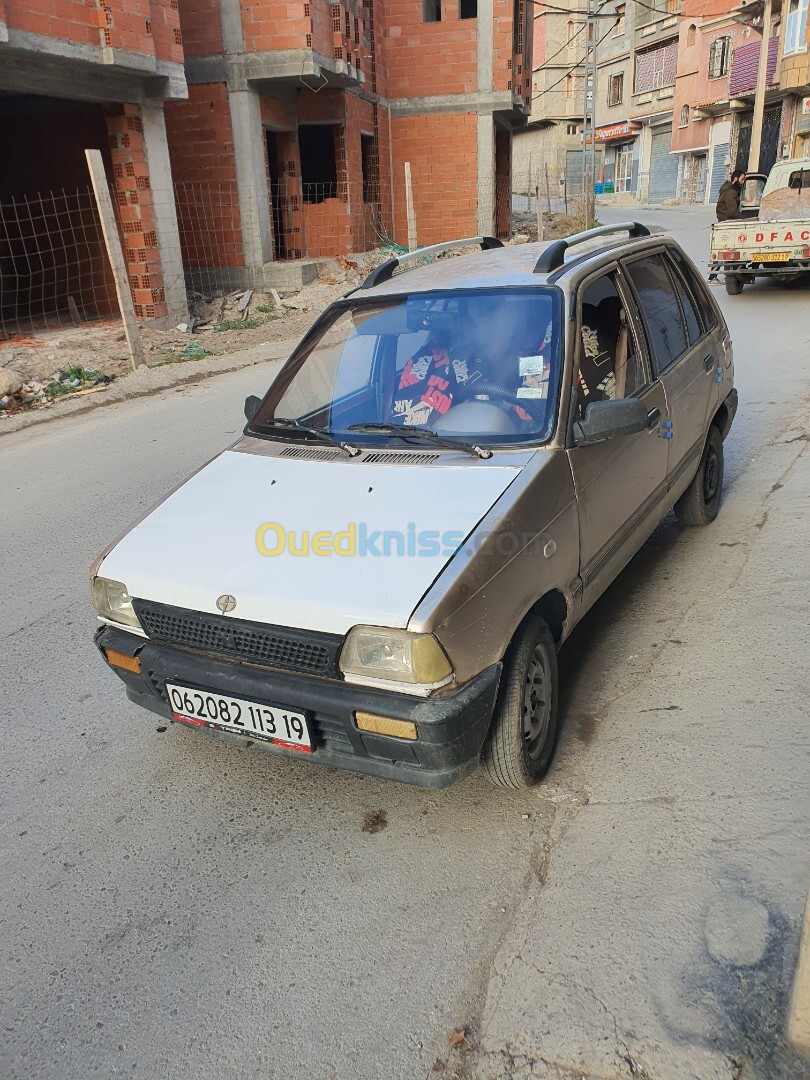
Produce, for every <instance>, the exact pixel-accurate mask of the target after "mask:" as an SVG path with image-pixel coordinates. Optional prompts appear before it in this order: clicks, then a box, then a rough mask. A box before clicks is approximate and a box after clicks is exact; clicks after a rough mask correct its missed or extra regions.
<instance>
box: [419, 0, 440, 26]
mask: <svg viewBox="0 0 810 1080" xmlns="http://www.w3.org/2000/svg"><path fill="white" fill-rule="evenodd" d="M422 18H423V20H424V21H425V22H441V21H442V0H422Z"/></svg>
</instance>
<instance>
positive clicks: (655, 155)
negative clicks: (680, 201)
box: [649, 126, 678, 203]
mask: <svg viewBox="0 0 810 1080" xmlns="http://www.w3.org/2000/svg"><path fill="white" fill-rule="evenodd" d="M671 145H672V127H671V126H670V127H668V128H664V129H663V130H662V131H659V132H656V134H655V135H653V137H652V151H651V153H650V194H649V201H650V202H651V203H657V202H663V201H664V199H674V198H675V189H676V187H677V184H678V155H677V154H670V152H669V150H670V147H671Z"/></svg>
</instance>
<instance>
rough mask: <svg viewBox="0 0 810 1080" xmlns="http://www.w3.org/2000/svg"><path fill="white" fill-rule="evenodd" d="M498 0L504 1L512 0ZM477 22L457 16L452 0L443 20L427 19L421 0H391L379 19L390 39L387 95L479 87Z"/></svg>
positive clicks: (447, 1)
mask: <svg viewBox="0 0 810 1080" xmlns="http://www.w3.org/2000/svg"><path fill="white" fill-rule="evenodd" d="M498 2H499V3H500V4H503V5H504V6H505V5H506V3H507V0H498ZM496 6H497V3H496ZM476 24H477V20H476V19H459V18H458V5H457V4H456V3H454V2H453V0H445V3H444V4H443V5H442V22H438V23H426V22H424V21H423V19H422V5H421V3H419V0H387V2H386V3H385V18H384V21H383V22H382V23H381V24H380V25H381V26H382V33H383V34H384V39H385V75H386V87H385V93H386V94H387V96H389V97H392V98H400V97H425V96H431V95H433V94H467V93H471V92H474V91H475V90H476V88H477V82H478V78H477V67H476ZM380 25H378V27H377V37H378V39H379V37H380Z"/></svg>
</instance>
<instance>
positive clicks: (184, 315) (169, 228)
mask: <svg viewBox="0 0 810 1080" xmlns="http://www.w3.org/2000/svg"><path fill="white" fill-rule="evenodd" d="M141 120H142V121H143V141H144V150H145V152H146V162H147V165H148V166H149V183H150V186H151V190H152V203H153V206H154V221H155V231H156V232H157V237H158V249H159V251H160V262H161V267H162V269H163V288H164V292H165V296H166V307H167V319H168V321H169V322H170V323H172V324H174V323H178V322H187V321H188V317H189V315H188V298H187V296H186V282H185V275H184V273H183V257H182V254H181V251H180V232H179V229H178V227H177V208H176V205H175V199H174V184H173V182H172V168H171V164H170V163H169V147H168V143H167V141H166V121H165V118H164V116H163V106H162V104H159V105H142V106H141Z"/></svg>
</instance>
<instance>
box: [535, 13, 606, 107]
mask: <svg viewBox="0 0 810 1080" xmlns="http://www.w3.org/2000/svg"><path fill="white" fill-rule="evenodd" d="M616 22H618V19H617V20H616ZM615 25H616V24H615V23H614V26H615ZM612 29H613V26H609V27H608V28H607V30H606V31H605V33H604V34H602V36H601V37H600V38H598V39H597V41H596V44H595V45H594V48H595V49H596V48H598V47H599V46H600V45H601V44H602V42H603V41H604V40H605V38H606V37H607V36H608V34H609V33H610V31H611V30H612ZM572 40H573V39H572ZM578 67H582V64H581V63H580V62H578V63H576V64H572V65H571V67H569V68H566V70H565V71H564V72H563V75H562V78H560V79H557V81H556V82H553V83H552V84H551V86H547V87H546V88H545V90H541V92H540V93H539V94H538V95H537V98H541V97H543V96H544V95H545V94H548V93H550V92H551V91H552V90H553V89H554V88H555V87H556V86H559V85H560V83H561V82H564V81H565V80H566V79H567V78H568V76H569V75H570V74H571V72H572V71H574V70H575V69H576V68H578ZM537 98H532V101H533V102H534V101H536V100H537Z"/></svg>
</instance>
